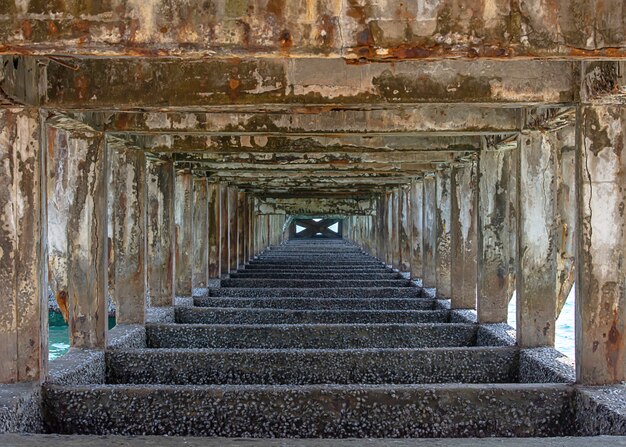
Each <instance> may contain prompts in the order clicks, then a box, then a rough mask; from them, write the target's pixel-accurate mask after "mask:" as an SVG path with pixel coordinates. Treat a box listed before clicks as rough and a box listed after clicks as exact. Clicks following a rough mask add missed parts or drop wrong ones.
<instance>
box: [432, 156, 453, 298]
mask: <svg viewBox="0 0 626 447" xmlns="http://www.w3.org/2000/svg"><path fill="white" fill-rule="evenodd" d="M435 180H436V183H437V188H436V189H437V200H436V206H435V219H436V221H437V224H436V228H437V230H436V234H437V239H436V244H437V245H436V247H435V252H436V253H435V259H436V275H437V280H436V286H435V287H436V288H437V296H438V297H443V298H450V295H451V294H452V285H451V274H450V269H451V266H450V264H451V258H450V248H451V245H452V240H451V235H450V221H451V219H452V214H451V212H452V200H451V198H452V194H451V184H450V166H442V167H441V168H439V169H438V170H437V172H436V173H435Z"/></svg>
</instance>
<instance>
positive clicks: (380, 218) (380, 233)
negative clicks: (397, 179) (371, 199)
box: [376, 193, 387, 262]
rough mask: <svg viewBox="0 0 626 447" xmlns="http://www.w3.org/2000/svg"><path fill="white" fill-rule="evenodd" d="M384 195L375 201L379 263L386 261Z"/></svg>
mask: <svg viewBox="0 0 626 447" xmlns="http://www.w3.org/2000/svg"><path fill="white" fill-rule="evenodd" d="M385 199H386V194H385V193H382V194H381V195H379V196H378V199H377V200H376V257H377V258H378V259H379V260H381V261H385V262H386V261H387V255H386V251H385V246H386V243H387V232H386V231H385V230H386V223H387V217H386V214H387V204H386V200H385Z"/></svg>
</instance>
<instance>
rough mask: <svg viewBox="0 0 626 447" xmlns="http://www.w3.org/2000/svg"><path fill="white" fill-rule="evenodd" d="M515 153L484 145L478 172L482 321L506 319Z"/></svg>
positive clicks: (480, 309) (479, 293) (479, 283)
mask: <svg viewBox="0 0 626 447" xmlns="http://www.w3.org/2000/svg"><path fill="white" fill-rule="evenodd" d="M513 160H514V155H513V151H512V150H509V149H493V148H483V150H481V152H480V156H479V163H478V172H479V183H478V191H479V192H478V209H479V211H478V293H477V294H478V298H477V300H478V301H477V312H478V320H479V322H481V323H505V322H506V321H507V314H508V305H509V299H510V290H511V288H512V287H511V284H510V282H511V280H512V277H511V275H510V271H509V270H510V258H511V253H512V250H511V247H510V239H509V237H510V236H509V232H510V231H511V229H510V220H509V218H510V216H509V213H510V202H509V200H510V198H509V193H510V190H509V184H510V175H511V171H512V170H513V169H514V166H513Z"/></svg>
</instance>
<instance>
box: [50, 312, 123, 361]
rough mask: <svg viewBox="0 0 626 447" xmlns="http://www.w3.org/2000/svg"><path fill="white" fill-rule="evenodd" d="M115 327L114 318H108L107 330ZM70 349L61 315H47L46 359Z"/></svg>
mask: <svg viewBox="0 0 626 447" xmlns="http://www.w3.org/2000/svg"><path fill="white" fill-rule="evenodd" d="M114 326H115V317H109V329H112V328H113V327H114ZM69 349H70V331H69V327H68V325H67V323H65V321H63V317H61V315H59V314H57V313H55V312H50V313H49V314H48V359H49V360H54V359H56V358H58V357H61V356H62V355H63V354H65V353H66V352H67V351H69Z"/></svg>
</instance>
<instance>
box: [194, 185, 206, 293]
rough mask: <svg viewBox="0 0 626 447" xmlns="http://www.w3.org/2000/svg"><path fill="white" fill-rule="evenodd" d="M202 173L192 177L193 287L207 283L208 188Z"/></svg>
mask: <svg viewBox="0 0 626 447" xmlns="http://www.w3.org/2000/svg"><path fill="white" fill-rule="evenodd" d="M208 187H209V185H208V181H207V178H206V177H205V176H204V174H202V176H200V177H194V178H193V244H192V245H193V288H194V289H195V288H201V287H206V286H207V284H208V283H209V190H208Z"/></svg>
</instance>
